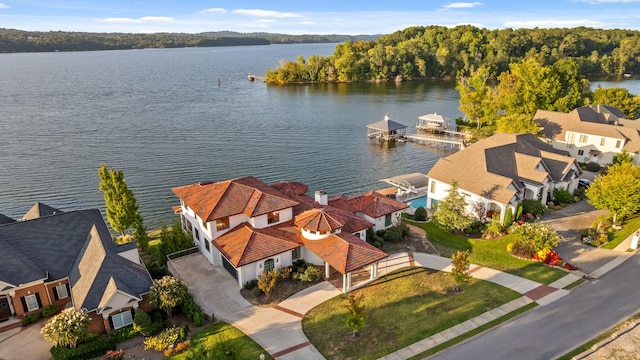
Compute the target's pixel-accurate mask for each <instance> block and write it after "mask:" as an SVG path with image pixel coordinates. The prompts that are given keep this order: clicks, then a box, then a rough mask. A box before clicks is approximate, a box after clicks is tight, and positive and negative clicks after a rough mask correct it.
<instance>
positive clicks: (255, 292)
mask: <svg viewBox="0 0 640 360" xmlns="http://www.w3.org/2000/svg"><path fill="white" fill-rule="evenodd" d="M294 278H295V277H294ZM260 295H262V290H260V288H259V287H255V288H253V296H254V297H258V296H260Z"/></svg>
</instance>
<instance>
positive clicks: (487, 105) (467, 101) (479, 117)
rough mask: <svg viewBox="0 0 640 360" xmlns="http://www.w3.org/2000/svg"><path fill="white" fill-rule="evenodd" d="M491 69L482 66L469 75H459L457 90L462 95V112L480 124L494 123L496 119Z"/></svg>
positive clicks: (461, 73)
mask: <svg viewBox="0 0 640 360" xmlns="http://www.w3.org/2000/svg"><path fill="white" fill-rule="evenodd" d="M489 78H490V72H489V68H487V67H485V66H481V67H480V68H478V69H476V70H474V71H472V72H471V74H469V75H464V73H463V72H462V71H460V72H459V73H458V78H457V80H458V81H457V83H456V90H458V93H459V94H460V108H459V109H460V111H462V113H463V114H465V115H466V116H467V117H469V119H470V120H471V121H473V122H476V123H477V124H478V129H479V128H480V126H481V125H482V123H483V121H484V122H492V118H493V117H495V110H496V109H495V106H494V105H493V101H492V94H493V92H492V90H491V86H490V85H489Z"/></svg>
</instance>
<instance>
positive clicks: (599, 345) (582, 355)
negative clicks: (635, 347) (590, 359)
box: [571, 320, 640, 360]
mask: <svg viewBox="0 0 640 360" xmlns="http://www.w3.org/2000/svg"><path fill="white" fill-rule="evenodd" d="M627 322H629V321H627ZM629 323H630V324H629V325H628V326H627V327H626V328H624V329H622V330H620V331H616V332H614V333H613V334H611V335H610V336H608V337H607V338H606V339H604V340H602V341H600V342H598V343H596V344H594V345H593V346H591V348H590V349H589V350H587V351H585V352H582V353H580V354H578V355H576V356H574V357H572V358H571V360H581V359H584V358H586V357H587V356H589V355H591V354H593V353H595V352H596V351H598V350H599V349H600V348H602V347H604V346H605V345H607V344H609V343H611V342H612V341H614V340H615V339H617V338H618V336H620V335H623V334H626V333H628V332H629V331H631V330H633V329H634V328H635V327H636V326H638V325H639V324H640V323H639V322H638V321H637V320H636V321H631V322H629ZM617 326H619V325H616V326H614V328H615V327H617Z"/></svg>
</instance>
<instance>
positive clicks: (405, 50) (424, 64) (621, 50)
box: [266, 25, 640, 83]
mask: <svg viewBox="0 0 640 360" xmlns="http://www.w3.org/2000/svg"><path fill="white" fill-rule="evenodd" d="M529 58H535V59H536V61H538V63H540V64H541V65H545V66H546V65H551V64H553V63H555V62H556V61H558V60H561V59H566V60H573V61H574V62H575V63H576V64H577V65H578V68H579V72H580V74H581V75H583V76H586V75H590V74H606V75H620V74H623V73H627V72H633V73H638V72H640V62H639V61H640V32H638V31H632V30H621V29H614V30H603V29H593V28H586V27H578V28H571V29H567V28H562V29H538V28H534V29H516V30H514V29H510V28H507V29H500V30H488V29H485V28H482V29H481V28H477V27H474V26H470V25H462V26H457V27H454V28H448V27H444V26H426V27H423V26H417V27H411V28H407V29H404V30H401V31H397V32H394V33H393V34H389V35H385V36H381V37H379V38H378V39H376V40H356V41H349V42H346V43H344V44H339V45H338V46H336V50H335V51H334V53H333V55H332V56H328V57H323V56H316V55H314V56H310V57H309V58H308V59H306V60H305V59H304V58H303V57H298V59H297V61H295V62H286V63H281V64H280V66H279V67H278V68H276V69H273V70H269V71H268V72H267V74H266V80H267V82H271V83H290V82H348V81H375V80H378V81H386V80H393V79H399V78H400V77H401V78H402V79H404V80H411V79H424V78H443V77H448V76H450V77H455V76H456V75H457V74H458V72H460V71H462V72H463V73H469V72H470V71H471V70H472V69H477V68H479V67H480V66H485V67H487V68H489V69H490V73H491V74H492V76H493V77H494V78H495V77H496V76H497V75H499V74H501V73H502V72H504V71H507V70H509V64H511V63H515V62H519V61H522V60H524V59H529Z"/></svg>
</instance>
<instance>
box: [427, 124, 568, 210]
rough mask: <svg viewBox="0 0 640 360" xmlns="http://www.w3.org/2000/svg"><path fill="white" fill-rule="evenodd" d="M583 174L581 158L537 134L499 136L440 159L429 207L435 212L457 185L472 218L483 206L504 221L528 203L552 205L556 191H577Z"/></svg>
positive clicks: (431, 174) (431, 181)
mask: <svg viewBox="0 0 640 360" xmlns="http://www.w3.org/2000/svg"><path fill="white" fill-rule="evenodd" d="M580 173H581V172H580V168H579V166H578V164H577V162H576V161H575V159H573V158H571V157H570V156H569V155H568V154H567V153H566V152H564V151H560V150H557V149H554V148H553V147H552V146H550V145H549V144H546V143H545V142H543V141H542V140H540V139H538V138H537V137H536V136H534V135H532V134H522V135H514V134H506V133H498V134H495V135H493V136H491V137H489V138H487V139H483V140H480V141H478V142H477V143H475V144H472V145H470V146H468V147H467V148H465V149H464V150H461V151H458V152H456V153H454V154H452V155H449V156H447V157H445V158H442V159H440V160H438V162H437V163H436V164H435V165H434V166H433V168H431V170H430V171H429V172H428V173H427V176H428V177H429V187H428V190H427V208H430V209H433V208H435V207H436V206H437V203H438V201H440V200H442V199H444V198H445V197H446V196H447V195H448V191H449V189H450V188H451V183H452V181H454V180H455V181H457V182H458V187H459V191H460V193H462V194H463V195H464V196H465V197H466V200H467V206H468V208H467V210H468V211H469V213H470V214H474V212H473V210H472V209H473V204H474V203H476V202H478V203H482V204H484V206H485V208H486V209H487V212H489V211H494V212H496V213H499V214H500V221H501V222H502V221H504V218H505V214H506V211H511V212H512V214H513V215H515V210H516V209H517V207H518V205H519V204H520V203H521V202H522V200H525V199H528V200H539V201H541V202H542V203H543V204H546V202H547V201H548V200H550V199H551V197H552V194H553V190H554V189H557V188H560V189H565V190H568V191H570V192H573V190H575V189H576V187H577V183H578V177H579V175H580Z"/></svg>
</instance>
